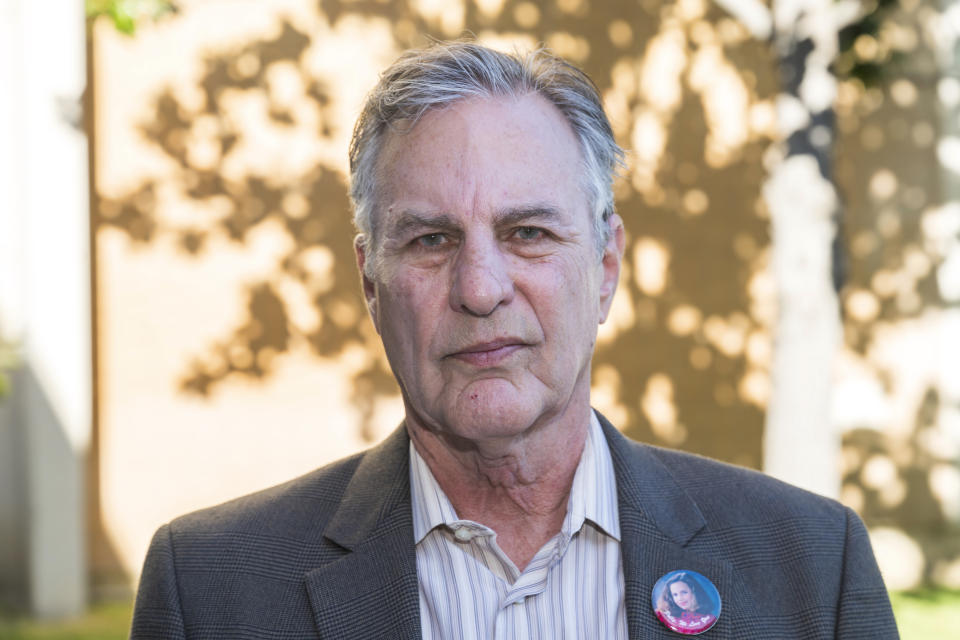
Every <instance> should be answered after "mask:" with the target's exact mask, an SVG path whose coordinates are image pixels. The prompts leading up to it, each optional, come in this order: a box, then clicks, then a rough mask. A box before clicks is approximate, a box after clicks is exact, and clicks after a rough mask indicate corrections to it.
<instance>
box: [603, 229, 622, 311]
mask: <svg viewBox="0 0 960 640" xmlns="http://www.w3.org/2000/svg"><path fill="white" fill-rule="evenodd" d="M607 226H608V228H609V235H608V236H607V244H606V246H605V247H604V248H603V258H602V260H601V265H600V266H601V268H602V270H603V272H602V274H601V280H600V323H601V324H603V323H604V322H606V320H607V315H609V313H610V305H612V304H613V294H614V293H616V291H617V282H618V281H619V279H620V264H621V262H622V261H623V246H624V243H625V242H626V240H625V238H624V231H623V219H622V218H621V217H620V216H619V215H617V214H616V213H614V214H613V215H611V216H610V217H609V218H607Z"/></svg>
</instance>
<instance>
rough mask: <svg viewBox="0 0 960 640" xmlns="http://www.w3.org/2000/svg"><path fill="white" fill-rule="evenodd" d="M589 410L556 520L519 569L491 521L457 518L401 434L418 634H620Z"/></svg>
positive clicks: (613, 540)
mask: <svg viewBox="0 0 960 640" xmlns="http://www.w3.org/2000/svg"><path fill="white" fill-rule="evenodd" d="M590 416H591V419H590V428H589V429H588V431H587V439H586V443H585V444H584V448H583V454H582V455H581V457H580V462H579V464H578V465H577V470H576V472H575V474H574V477H573V485H572V487H571V489H570V497H569V499H568V501H567V514H566V516H565V517H564V520H563V526H562V527H561V530H560V532H559V533H558V534H557V535H555V536H554V537H553V538H552V539H550V540H549V541H548V542H547V543H546V544H545V545H544V546H543V547H542V548H541V549H540V550H539V551H538V552H537V554H536V555H535V556H534V557H533V560H531V561H530V563H529V564H528V565H527V567H526V568H525V569H524V570H523V572H520V571H519V570H518V569H517V567H516V565H514V564H513V562H512V561H511V560H510V559H509V558H508V557H507V555H506V554H505V553H504V552H503V551H502V550H501V549H500V546H499V545H498V544H497V536H496V533H495V532H494V531H493V530H492V529H490V528H489V527H486V526H484V525H482V524H480V523H478V522H473V521H470V520H461V519H460V518H458V517H457V513H456V511H455V510H454V508H453V505H452V504H450V500H449V499H448V498H447V496H446V494H445V493H444V492H443V490H442V489H441V488H440V486H439V485H438V484H437V481H436V478H434V477H433V473H431V471H430V469H429V467H428V466H427V464H426V462H425V461H424V460H423V458H421V457H420V454H418V453H417V451H416V449H415V448H414V446H413V443H412V442H411V443H410V486H411V497H412V502H413V532H414V538H415V540H416V557H417V576H418V578H419V583H420V626H421V629H422V633H423V638H424V640H431V639H435V640H439V639H441V638H442V639H461V638H462V639H465V640H467V639H477V640H487V639H493V638H497V639H500V638H525V639H526V638H529V639H531V640H536V639H542V640H554V639H556V638H605V639H606V638H609V639H611V640H618V639H621V638H622V639H626V638H627V621H626V615H625V611H624V586H623V585H624V583H623V565H622V561H621V557H620V519H619V515H618V511H617V488H616V478H615V476H614V472H613V462H612V460H611V458H610V450H609V448H608V447H607V442H606V439H605V438H604V437H603V432H602V431H601V429H600V424H599V422H598V421H597V418H596V416H595V415H594V414H593V413H592V412H591V414H590Z"/></svg>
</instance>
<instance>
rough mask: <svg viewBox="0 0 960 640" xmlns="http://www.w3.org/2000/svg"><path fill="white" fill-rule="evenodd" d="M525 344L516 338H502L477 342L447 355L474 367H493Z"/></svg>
mask: <svg viewBox="0 0 960 640" xmlns="http://www.w3.org/2000/svg"><path fill="white" fill-rule="evenodd" d="M525 346H527V345H526V344H525V343H524V342H523V341H521V340H520V339H518V338H503V339H497V340H492V341H490V342H479V343H476V344H472V345H470V346H469V347H464V348H463V349H460V350H458V351H455V352H453V353H451V354H450V355H449V356H448V357H450V358H455V359H456V360H459V361H461V362H465V363H467V364H471V365H473V366H475V367H493V366H496V365H498V364H500V363H502V362H503V361H504V360H506V359H507V358H509V357H510V356H511V355H513V354H514V353H516V352H517V351H519V350H520V349H522V348H524V347H525Z"/></svg>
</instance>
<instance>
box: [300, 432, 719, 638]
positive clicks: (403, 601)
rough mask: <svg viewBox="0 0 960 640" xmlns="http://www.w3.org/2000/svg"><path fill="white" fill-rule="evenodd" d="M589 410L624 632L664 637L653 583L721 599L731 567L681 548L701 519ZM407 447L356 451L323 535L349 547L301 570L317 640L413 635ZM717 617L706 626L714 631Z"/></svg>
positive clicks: (634, 447)
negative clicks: (709, 589) (664, 580)
mask: <svg viewBox="0 0 960 640" xmlns="http://www.w3.org/2000/svg"><path fill="white" fill-rule="evenodd" d="M597 416H598V418H599V420H600V425H601V427H602V429H603V432H604V435H605V436H606V438H607V442H608V444H609V447H610V454H611V457H612V458H613V466H614V472H615V475H616V478H617V498H618V501H619V514H620V529H621V536H622V542H621V553H622V557H623V571H624V581H625V589H626V594H625V602H626V614H627V624H628V628H629V632H630V637H631V638H648V637H659V636H661V635H663V636H664V637H667V636H666V634H667V631H666V629H665V628H664V627H663V626H662V625H661V623H660V622H659V621H658V620H657V619H656V617H655V615H654V613H653V609H652V605H651V593H652V590H653V585H654V584H655V583H656V581H657V580H658V579H659V578H660V577H661V576H663V575H664V574H666V573H668V572H670V571H673V570H676V569H692V570H694V571H698V572H700V573H702V574H703V575H705V576H707V577H709V578H711V579H712V580H713V582H714V584H716V586H717V587H718V589H720V591H721V595H723V593H724V590H725V587H726V588H732V587H733V583H734V570H733V567H732V566H731V565H729V564H728V563H726V562H722V561H718V560H715V559H714V558H712V557H711V556H710V555H705V554H702V553H699V552H696V551H694V550H692V549H691V548H689V547H688V545H689V543H690V542H691V541H693V540H694V539H695V537H696V536H697V534H698V533H700V532H701V530H703V529H704V527H705V526H706V521H705V519H704V517H703V514H702V513H701V511H700V509H699V507H698V506H697V504H696V502H694V500H693V499H692V498H691V497H690V496H689V494H688V493H687V492H686V491H685V490H684V489H683V488H682V487H681V486H680V484H679V483H678V482H677V480H676V479H675V478H674V476H673V475H672V474H671V472H670V470H669V469H668V468H667V467H666V465H664V463H663V462H662V461H661V460H660V458H659V457H657V456H656V455H655V454H654V453H653V450H652V449H651V448H650V447H648V446H645V445H641V444H638V443H635V442H632V441H630V440H628V439H627V438H625V437H624V436H623V435H621V434H620V432H619V431H617V430H616V429H615V428H614V427H613V425H611V424H610V422H608V421H607V419H606V418H604V417H603V416H602V415H600V414H599V413H598V414H597ZM408 443H409V439H408V437H407V433H406V430H405V428H404V427H403V426H402V425H401V427H400V428H399V429H397V430H396V431H395V432H394V433H393V434H392V435H390V436H389V437H388V438H387V439H386V440H385V441H384V442H383V443H381V444H380V445H378V446H377V447H375V448H373V449H371V450H370V451H369V452H368V453H366V454H365V455H364V456H363V457H362V459H361V461H360V463H359V465H358V467H357V470H356V472H355V473H354V475H353V478H352V479H351V481H350V483H349V484H348V486H347V488H346V490H345V491H344V494H343V499H342V501H341V503H340V506H339V507H338V509H337V511H336V513H335V514H334V516H333V517H332V518H331V520H330V522H329V524H328V526H327V528H326V530H325V531H324V536H325V537H326V538H327V539H328V540H329V541H330V542H333V543H335V544H337V545H339V546H340V547H343V548H344V549H346V550H348V551H350V553H348V554H346V555H345V556H343V557H342V558H340V559H339V560H336V561H334V562H332V563H330V564H327V565H325V566H323V567H321V568H319V569H315V570H313V571H311V572H309V573H308V574H307V576H306V585H307V592H308V594H309V597H310V601H311V604H312V606H313V611H314V618H315V621H316V624H317V629H318V631H319V633H320V637H321V638H343V637H351V636H352V635H354V634H353V633H352V631H353V630H356V629H357V628H358V627H360V628H362V629H363V630H364V632H363V636H364V637H380V636H383V637H392V638H409V639H411V640H412V639H415V638H419V637H420V604H419V586H418V583H417V564H416V552H415V546H414V541H413V516H412V511H411V502H410V476H409V462H410V461H409V453H408ZM722 623H723V620H722V619H721V621H720V622H719V623H718V624H717V627H715V628H714V630H712V633H714V635H717V637H722V632H721V634H717V633H716V632H717V631H721V629H722V627H721V625H722Z"/></svg>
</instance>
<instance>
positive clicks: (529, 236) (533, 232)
mask: <svg viewBox="0 0 960 640" xmlns="http://www.w3.org/2000/svg"><path fill="white" fill-rule="evenodd" d="M513 235H514V237H516V238H517V239H518V240H540V239H541V238H543V236H544V231H543V229H541V228H539V227H517V228H516V230H514V232H513Z"/></svg>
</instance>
